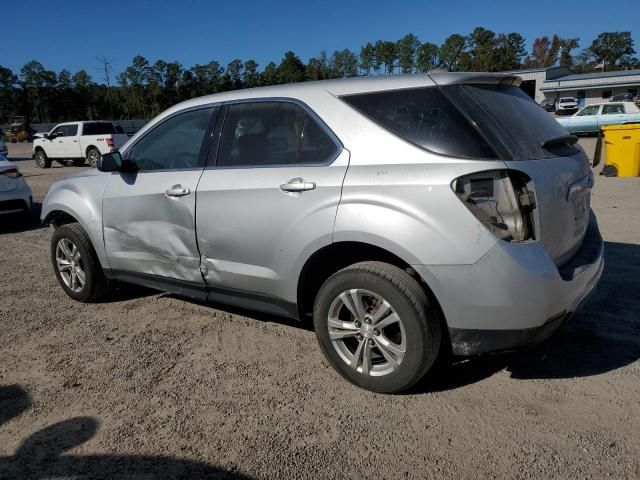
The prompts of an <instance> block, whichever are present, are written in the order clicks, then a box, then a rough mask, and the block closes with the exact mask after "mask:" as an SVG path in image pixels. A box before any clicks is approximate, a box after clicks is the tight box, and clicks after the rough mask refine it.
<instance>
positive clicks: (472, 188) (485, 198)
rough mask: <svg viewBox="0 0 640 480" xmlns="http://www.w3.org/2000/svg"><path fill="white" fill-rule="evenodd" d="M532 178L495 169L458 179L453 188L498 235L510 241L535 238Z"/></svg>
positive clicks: (465, 203)
mask: <svg viewBox="0 0 640 480" xmlns="http://www.w3.org/2000/svg"><path fill="white" fill-rule="evenodd" d="M530 182H531V181H530V180H529V179H528V178H527V177H525V176H524V175H523V174H520V173H518V172H514V171H511V170H492V171H488V172H479V173H473V174H471V175H465V176H463V177H460V178H457V179H456V180H454V181H453V183H452V185H451V186H452V188H453V191H454V192H455V193H456V195H457V196H458V198H460V200H462V203H464V205H465V206H466V207H467V208H468V209H469V210H470V211H471V213H473V214H474V215H475V217H476V218H477V219H478V220H480V221H481V222H482V223H483V224H484V226H485V227H487V228H488V229H489V230H490V231H491V232H492V233H493V234H494V235H495V236H497V237H498V238H500V239H502V240H505V241H507V242H523V241H526V240H533V239H534V232H533V215H532V212H533V210H534V209H535V196H534V194H533V192H532V191H531V190H530V189H529V188H528V184H530Z"/></svg>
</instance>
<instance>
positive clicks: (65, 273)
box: [51, 223, 113, 303]
mask: <svg viewBox="0 0 640 480" xmlns="http://www.w3.org/2000/svg"><path fill="white" fill-rule="evenodd" d="M51 262H52V264H53V270H54V271H55V274H56V278H57V279H58V282H59V283H60V286H61V287H62V289H63V290H64V292H65V293H66V294H67V295H69V296H70V297H71V298H73V299H74V300H77V301H79V302H83V303H92V302H97V301H99V300H101V299H102V298H104V297H105V296H107V295H108V294H109V293H111V291H112V290H113V282H112V281H111V280H109V279H108V278H107V277H105V275H104V271H103V270H102V266H101V265H100V261H99V260H98V256H97V255H96V252H95V250H94V249H93V246H92V245H91V240H90V239H89V236H88V235H87V233H86V232H85V231H84V230H83V229H82V227H81V226H80V224H78V223H68V224H66V225H62V226H61V227H59V228H57V229H56V231H55V232H54V233H53V236H52V238H51Z"/></svg>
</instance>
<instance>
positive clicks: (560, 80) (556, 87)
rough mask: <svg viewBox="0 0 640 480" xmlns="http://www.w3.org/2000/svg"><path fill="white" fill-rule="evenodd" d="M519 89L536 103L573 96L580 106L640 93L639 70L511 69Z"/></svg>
mask: <svg viewBox="0 0 640 480" xmlns="http://www.w3.org/2000/svg"><path fill="white" fill-rule="evenodd" d="M507 73H515V74H516V75H518V76H519V77H521V78H522V80H523V82H522V89H523V90H524V91H525V92H527V93H528V94H529V95H531V96H532V97H533V98H534V99H535V101H536V102H541V101H542V100H544V99H545V98H559V97H575V98H577V99H578V101H579V103H580V106H584V105H589V104H592V103H599V102H606V101H608V100H609V98H611V96H613V95H616V94H619V93H631V94H633V95H638V94H639V93H640V69H638V70H621V71H618V72H594V73H574V72H573V71H572V70H571V69H569V68H567V67H548V68H531V69H526V70H514V71H511V72H507Z"/></svg>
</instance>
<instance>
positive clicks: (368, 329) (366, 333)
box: [360, 323, 373, 338]
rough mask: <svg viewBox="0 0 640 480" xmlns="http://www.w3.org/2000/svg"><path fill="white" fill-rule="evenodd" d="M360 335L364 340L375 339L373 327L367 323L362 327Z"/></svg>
mask: <svg viewBox="0 0 640 480" xmlns="http://www.w3.org/2000/svg"><path fill="white" fill-rule="evenodd" d="M360 334H361V335H362V336H363V337H364V338H372V337H373V327H372V326H371V325H369V324H367V323H363V324H362V327H360Z"/></svg>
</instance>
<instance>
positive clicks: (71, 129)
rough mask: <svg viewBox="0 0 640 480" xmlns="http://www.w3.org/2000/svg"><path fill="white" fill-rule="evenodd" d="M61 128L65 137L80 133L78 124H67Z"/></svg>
mask: <svg viewBox="0 0 640 480" xmlns="http://www.w3.org/2000/svg"><path fill="white" fill-rule="evenodd" d="M61 128H62V129H63V131H64V136H65V137H75V136H76V135H77V134H78V125H65V126H63V127H61Z"/></svg>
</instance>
